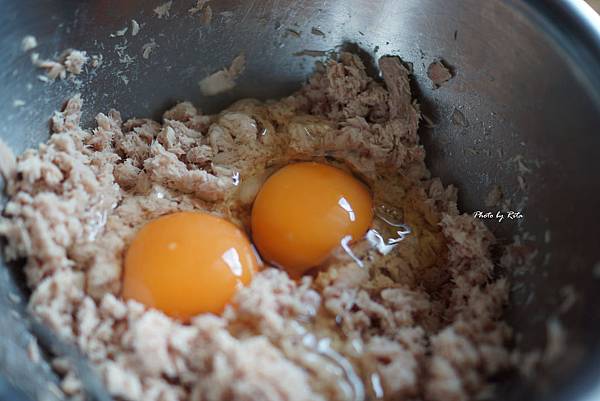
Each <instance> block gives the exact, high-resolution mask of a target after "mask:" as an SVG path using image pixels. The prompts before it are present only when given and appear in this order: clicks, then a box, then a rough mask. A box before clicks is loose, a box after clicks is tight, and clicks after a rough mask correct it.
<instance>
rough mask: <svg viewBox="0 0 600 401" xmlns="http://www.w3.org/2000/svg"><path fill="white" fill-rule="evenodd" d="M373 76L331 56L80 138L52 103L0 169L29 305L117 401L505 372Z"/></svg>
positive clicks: (474, 264)
mask: <svg viewBox="0 0 600 401" xmlns="http://www.w3.org/2000/svg"><path fill="white" fill-rule="evenodd" d="M379 67H380V69H381V72H382V76H383V80H382V81H380V80H377V79H375V78H372V77H370V76H369V75H368V74H367V73H366V71H365V66H364V64H363V62H362V61H361V60H360V58H359V57H358V56H356V55H354V54H351V53H341V54H340V55H339V57H338V58H337V59H335V60H329V61H327V62H326V63H318V64H317V66H316V70H315V73H314V74H313V75H312V76H311V77H310V79H309V80H308V82H307V83H306V84H305V85H304V86H303V87H302V88H301V89H300V90H299V91H297V92H295V93H293V94H292V95H290V96H288V97H285V98H283V99H280V100H276V101H267V102H261V101H258V100H253V99H246V100H241V101H238V102H236V103H234V104H232V105H231V106H230V107H228V108H227V109H225V110H223V111H222V112H220V113H218V114H215V115H205V114H203V113H202V112H201V111H200V110H198V109H197V108H195V107H194V106H193V105H192V104H190V103H188V102H184V103H179V104H177V105H176V106H174V107H173V108H171V109H169V110H167V111H166V112H165V113H164V115H163V121H162V122H157V121H153V120H151V119H143V118H133V119H129V120H126V121H123V119H122V117H121V115H120V114H119V113H118V112H117V111H115V110H111V111H109V112H108V113H107V114H102V113H100V114H98V115H97V116H96V122H97V127H96V128H93V129H83V128H81V127H80V124H79V122H80V116H81V109H82V103H83V100H82V98H81V97H80V96H75V97H73V98H71V99H70V100H69V101H68V102H67V104H66V106H65V108H64V109H63V110H62V111H61V112H58V113H56V114H55V116H54V117H53V118H52V130H53V134H52V136H51V137H50V139H49V141H48V143H45V144H42V145H40V147H39V148H38V149H37V150H27V151H26V152H24V153H23V154H22V155H20V156H19V157H18V158H17V159H16V162H15V163H14V165H12V166H11V165H8V167H7V168H6V169H5V170H6V171H5V174H6V175H7V176H8V185H7V190H8V194H9V196H10V200H9V202H8V203H7V205H6V208H5V210H4V217H3V219H2V222H1V224H0V232H1V233H2V235H3V236H4V237H5V238H6V239H7V241H8V244H7V247H6V256H7V258H8V259H17V258H25V260H26V263H25V267H24V269H25V273H26V276H27V284H28V285H29V287H30V288H31V290H32V295H31V298H30V300H29V308H30V309H31V311H32V312H33V313H34V314H35V315H36V316H37V317H39V318H40V319H41V320H42V321H43V322H44V323H46V324H47V325H48V326H50V327H51V328H52V329H53V330H55V331H56V332H57V333H58V334H59V335H61V336H62V337H64V338H66V339H68V340H71V341H73V342H75V343H76V344H77V345H78V346H79V347H80V348H81V350H82V351H83V352H84V353H85V354H86V355H87V356H88V358H89V359H90V361H91V362H92V363H93V364H94V366H95V367H96V368H97V371H98V372H99V374H100V376H101V378H102V380H103V382H104V384H105V385H106V388H107V390H108V391H109V392H110V393H111V394H112V395H113V396H115V397H117V398H119V399H125V400H209V401H213V400H214V401H217V400H219V401H220V400H311V401H312V400H363V399H368V400H376V399H389V400H391V399H424V400H431V401H433V400H466V399H474V398H476V397H478V396H481V395H483V394H487V393H488V392H489V389H490V387H489V386H490V384H489V379H490V378H491V377H492V376H493V375H495V374H497V373H499V372H501V371H503V370H505V369H508V368H510V366H511V364H512V362H511V361H512V359H511V353H510V351H509V348H508V346H507V343H508V341H509V340H510V337H511V330H510V327H509V326H508V325H507V324H506V323H505V322H504V321H503V320H502V310H503V306H504V305H505V303H506V301H507V297H508V285H507V281H506V279H504V278H501V277H500V278H498V276H497V274H495V270H494V263H493V262H492V260H491V256H490V246H491V245H492V243H493V242H494V237H493V235H492V234H491V232H490V231H489V230H488V229H487V228H486V226H485V225H484V224H483V223H482V222H481V221H479V220H477V219H475V218H473V217H472V216H470V215H467V214H461V213H460V212H459V211H458V209H457V205H456V201H457V190H456V188H454V187H453V186H451V185H450V186H444V185H443V184H442V182H441V181H440V179H438V178H434V177H431V174H430V172H429V171H428V169H427V167H426V165H425V161H424V158H425V152H424V149H423V147H422V146H421V145H420V143H419V137H418V134H417V130H418V126H419V119H420V112H419V105H418V103H417V102H416V100H415V99H414V98H413V96H412V93H411V89H410V80H409V77H410V71H409V69H408V68H407V67H406V66H405V65H404V64H403V63H402V61H401V60H400V58H398V57H395V56H385V57H382V58H381V59H380V60H379ZM252 244H253V245H252ZM62 362H63V361H61V360H60V359H58V360H56V361H55V366H59V367H62V369H61V370H62V371H63V374H64V375H65V376H64V381H63V390H64V391H66V392H68V393H71V394H72V395H77V394H78V392H79V391H80V386H77V385H74V384H73V383H77V381H76V377H75V372H74V371H72V370H70V368H69V366H65V365H64V363H62ZM65 383H66V384H65Z"/></svg>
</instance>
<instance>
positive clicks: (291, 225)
mask: <svg viewBox="0 0 600 401" xmlns="http://www.w3.org/2000/svg"><path fill="white" fill-rule="evenodd" d="M372 220H373V201H372V197H371V194H370V192H369V190H368V188H367V187H366V186H365V185H364V184H363V183H362V182H361V181H359V180H358V179H356V178H355V177H353V176H352V175H350V174H349V173H347V172H345V171H343V170H340V169H338V168H335V167H332V166H329V165H326V164H321V163H315V162H303V163H295V164H290V165H288V166H285V167H283V168H282V169H280V170H278V171H277V172H276V173H275V174H273V175H272V176H271V177H269V179H267V181H266V182H265V183H264V184H263V186H262V188H261V189H260V191H259V193H258V195H257V197H256V200H255V201H254V205H253V207H252V218H251V224H252V239H253V242H254V244H255V245H256V247H257V248H258V250H259V252H260V254H261V256H262V257H263V258H264V259H266V260H267V261H269V262H270V263H273V264H274V265H276V266H280V267H283V268H284V269H286V270H287V271H288V273H289V274H290V276H292V277H295V278H297V277H299V276H301V275H302V274H304V273H305V272H306V271H307V270H309V269H311V268H313V267H315V266H318V265H320V264H321V263H323V262H324V261H325V260H326V259H327V258H328V257H329V255H330V254H331V252H332V251H333V250H334V249H336V248H337V247H339V246H340V244H341V243H342V241H356V240H358V239H360V238H362V237H363V236H364V234H365V233H366V231H367V230H368V228H369V227H370V225H371V222H372Z"/></svg>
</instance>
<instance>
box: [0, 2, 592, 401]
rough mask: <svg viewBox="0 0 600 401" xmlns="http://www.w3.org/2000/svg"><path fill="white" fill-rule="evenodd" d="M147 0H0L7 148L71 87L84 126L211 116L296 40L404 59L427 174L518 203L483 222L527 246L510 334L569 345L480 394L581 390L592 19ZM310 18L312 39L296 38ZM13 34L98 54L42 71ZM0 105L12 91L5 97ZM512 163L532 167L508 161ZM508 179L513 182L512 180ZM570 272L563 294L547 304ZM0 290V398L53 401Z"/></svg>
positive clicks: (25, 143) (418, 7)
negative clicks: (513, 215)
mask: <svg viewBox="0 0 600 401" xmlns="http://www.w3.org/2000/svg"><path fill="white" fill-rule="evenodd" d="M160 3H161V0H154V1H142V0H136V1H132V0H130V1H122V0H98V1H78V0H23V1H20V2H10V1H8V0H4V1H1V2H0V9H1V10H2V12H1V13H0V50H1V52H2V53H1V54H2V57H1V58H0V88H1V93H2V96H1V97H0V111H1V120H2V123H1V124H0V136H1V137H2V138H3V139H4V140H5V141H6V142H7V143H8V144H9V145H10V146H12V147H13V148H14V149H15V151H16V152H20V151H22V150H24V149H25V148H27V147H31V146H35V145H36V144H37V143H39V142H42V141H44V140H46V138H47V136H48V126H47V121H48V117H49V116H50V115H51V113H52V111H53V110H55V109H56V108H57V107H59V106H60V105H61V104H62V103H63V102H64V101H65V100H66V98H67V97H68V96H70V95H72V94H74V93H77V92H81V93H82V95H83V98H84V100H85V102H86V105H87V106H86V109H85V110H86V112H87V114H85V115H84V122H86V123H87V122H89V121H90V120H91V118H92V116H93V115H94V114H95V113H96V112H99V111H106V110H107V109H109V108H112V107H114V108H118V109H119V110H120V111H122V112H123V114H124V116H125V117H131V116H147V115H153V116H159V115H160V114H159V113H160V112H161V110H163V109H164V108H165V107H166V106H169V105H171V104H173V103H174V102H175V101H176V100H183V99H189V100H191V101H193V102H195V103H196V104H198V105H200V107H201V108H203V109H204V110H207V111H216V110H218V109H219V108H221V107H223V106H225V105H227V104H228V103H230V102H231V101H233V100H235V99H238V98H241V97H246V96H252V97H259V98H270V97H278V96H282V95H285V94H286V93H289V92H290V91H292V90H293V89H295V88H298V86H299V85H300V84H301V83H302V81H303V80H304V79H305V78H306V77H307V75H308V74H309V73H310V71H311V69H312V67H313V61H314V59H313V58H311V57H300V56H294V55H293V54H294V53H296V52H299V51H302V50H306V49H308V50H325V51H328V50H331V49H339V48H348V49H355V50H359V51H360V52H361V53H362V54H363V56H365V58H366V59H367V60H368V59H369V58H373V57H377V56H378V55H383V54H388V53H391V54H397V55H400V56H401V57H402V58H403V59H404V60H405V61H407V62H410V63H412V64H413V68H414V73H415V80H414V88H415V90H416V92H417V93H418V95H419V99H420V101H421V104H422V108H423V111H424V113H425V114H426V115H427V116H428V117H430V118H431V119H432V120H433V121H434V123H435V126H434V127H430V128H427V127H423V128H422V129H421V135H422V139H423V142H424V143H425V145H426V149H427V151H428V162H429V165H430V167H431V169H432V171H433V172H434V173H435V174H436V175H439V176H441V177H442V178H443V179H444V181H445V182H446V183H456V184H457V185H458V187H459V189H460V190H461V192H460V200H461V207H462V208H463V210H465V211H469V212H472V211H475V210H485V209H486V208H485V206H484V199H485V196H486V194H487V193H488V192H489V191H490V189H491V188H492V187H493V186H494V185H495V184H499V185H501V186H502V187H503V189H504V192H505V194H506V196H507V197H509V198H511V200H512V207H514V208H516V209H518V210H520V211H521V212H522V213H523V215H524V219H522V220H520V221H519V222H516V221H504V222H502V223H499V224H493V229H494V230H495V232H496V234H497V235H498V237H499V238H500V239H501V241H503V242H504V243H508V242H510V241H511V239H512V238H513V236H514V235H516V234H518V233H523V232H528V233H530V236H529V237H526V238H528V240H527V246H533V247H535V248H536V249H537V250H538V256H537V258H536V259H535V260H536V266H537V267H536V269H535V270H534V271H530V272H525V273H524V274H518V275H517V274H514V272H509V273H510V274H512V275H513V276H514V277H513V291H512V293H511V294H512V299H511V307H510V308H509V310H508V311H507V313H508V316H509V319H510V320H511V322H512V324H513V325H514V327H515V330H516V332H517V334H518V335H517V339H518V340H519V341H518V344H519V346H520V347H522V348H524V349H532V348H536V347H537V348H539V347H543V345H544V343H545V341H546V339H545V337H546V335H545V321H546V319H547V318H548V317H550V316H558V318H559V319H560V320H561V321H562V322H563V324H564V326H565V328H566V330H567V335H568V352H567V353H566V354H565V356H564V357H563V358H561V359H560V360H559V362H558V363H556V364H555V366H551V367H550V368H548V369H545V370H543V371H540V372H538V375H537V377H536V378H535V380H534V381H533V384H532V383H531V382H527V381H524V380H523V379H520V378H519V377H518V376H516V375H515V376H507V377H503V378H498V379H497V382H498V392H497V394H496V398H495V399H497V400H507V401H510V400H524V399H544V400H592V399H598V398H594V397H598V396H599V395H598V394H600V388H599V387H600V385H599V380H600V379H599V378H600V349H599V344H600V342H599V340H598V339H599V338H600V323H599V322H600V297H599V296H598V293H599V292H600V279H598V277H597V275H596V276H594V274H593V269H594V266H598V263H599V262H600V246H599V245H600V240H599V239H600V211H599V210H600V18H599V17H598V16H596V15H595V14H594V13H593V12H592V10H591V9H590V8H589V7H587V6H586V5H585V3H584V2H583V1H582V0H561V1H550V0H548V1H534V0H528V1H525V0H522V1H517V0H505V1H500V0H488V1H480V0H388V1H384V0H374V1H372V2H367V1H361V0H348V1H333V0H322V1H316V0H313V1H308V0H301V1H287V0H278V1H276V0H273V1H267V0H264V1H254V0H251V1H242V0H239V1H234V0H220V1H212V2H211V3H210V4H211V6H212V8H213V10H214V18H213V21H212V24H211V25H210V26H208V27H207V26H204V25H203V24H202V23H201V21H200V20H199V18H198V17H191V16H189V15H188V13H187V10H188V9H189V8H190V7H191V6H192V5H193V3H192V0H185V1H184V0H180V1H177V2H174V4H173V7H172V10H171V16H170V17H169V18H166V19H158V18H157V17H156V16H155V15H154V14H153V11H152V9H153V8H154V7H156V6H157V5H159V4H160ZM131 19H135V20H136V21H137V22H139V23H140V24H141V25H142V28H141V31H140V33H139V34H138V35H137V36H135V37H132V36H131V35H130V33H126V34H125V35H124V36H116V37H110V34H111V33H115V32H116V31H118V30H120V29H122V28H124V27H125V26H128V25H129V24H130V21H131ZM312 27H317V28H318V29H320V30H321V31H322V32H324V33H325V36H320V35H314V34H311V33H310V32H311V28H312ZM130 29H131V28H130ZM289 29H291V30H293V31H296V32H299V33H300V35H299V36H298V35H295V34H291V32H290V31H289ZM28 34H31V35H35V36H36V37H37V38H38V40H39V42H40V45H39V47H38V48H37V49H35V51H37V52H39V53H40V54H41V56H44V57H49V56H52V55H57V54H58V53H59V52H60V51H62V50H64V49H65V48H70V47H72V48H77V49H82V50H86V51H88V53H90V54H102V56H103V57H104V62H103V64H102V66H101V67H99V68H98V69H97V70H95V71H94V72H91V73H88V74H84V75H83V76H82V77H81V85H80V86H78V84H77V83H76V82H73V81H69V80H67V81H60V82H55V83H54V84H52V85H48V84H44V83H42V82H40V81H39V80H37V78H36V77H37V75H38V74H40V71H38V70H36V69H35V68H34V67H33V66H32V64H31V61H30V55H29V54H28V53H24V52H23V51H22V50H21V47H20V42H21V39H22V38H23V36H25V35H28ZM151 40H154V41H155V42H156V44H157V45H158V47H157V48H156V49H155V50H154V51H153V52H152V53H151V54H150V56H149V57H148V58H147V59H145V58H143V57H142V47H143V45H144V44H145V43H148V42H150V41H151ZM119 49H121V50H119ZM240 52H244V53H245V55H246V58H247V60H248V66H247V69H246V72H245V73H244V75H243V76H242V78H241V79H240V81H239V85H238V86H237V87H236V88H235V90H234V91H232V92H230V93H227V94H223V95H220V96H218V97H213V98H205V97H202V96H201V94H200V92H199V90H198V87H197V85H196V82H197V81H198V80H199V79H201V78H202V77H204V76H205V75H207V74H209V73H212V72H214V71H216V70H217V69H220V68H222V67H224V66H226V65H228V64H229V63H230V62H231V60H232V59H233V58H234V57H235V56H236V55H238V54H239V53H240ZM124 54H127V55H129V56H130V57H131V58H132V59H133V62H132V63H127V62H125V57H124ZM439 57H441V58H443V59H444V60H446V61H447V63H449V64H450V65H451V66H452V67H453V69H454V70H455V72H456V76H455V78H454V79H453V80H452V81H450V82H449V83H448V84H447V85H444V86H443V87H442V88H440V89H437V90H433V89H432V87H431V84H430V83H429V82H428V80H427V79H426V74H425V72H426V66H427V65H428V64H429V62H431V61H433V60H434V59H436V58H439ZM373 70H375V67H373ZM123 77H125V78H123ZM15 100H22V101H23V102H25V104H24V105H23V106H21V107H15V105H17V104H18V103H14V101H15ZM515 157H516V159H515ZM520 158H521V159H520ZM519 160H522V161H523V163H524V166H525V168H526V169H531V170H532V171H531V172H530V173H527V172H526V171H524V170H523V166H521V169H519ZM522 174H525V175H523V177H524V178H525V183H526V185H527V188H521V186H520V185H519V180H518V178H517V177H518V176H519V175H522ZM546 231H548V232H550V233H551V234H550V237H547V235H546V234H545V233H546ZM545 239H546V240H547V241H546V240H545ZM569 285H571V286H572V289H574V290H575V293H576V301H575V303H574V304H573V306H572V307H571V308H570V309H569V310H568V311H567V312H561V311H560V308H559V306H560V305H561V303H562V302H563V296H564V291H563V290H564V288H565V286H569ZM9 291H10V292H17V293H20V294H22V295H25V294H26V293H25V291H24V290H23V286H22V284H21V276H20V275H19V273H18V268H10V267H7V268H2V270H1V271H0V373H1V375H2V377H3V380H0V394H5V397H9V398H5V399H11V400H12V399H22V398H19V396H17V395H16V393H13V391H15V390H16V389H18V391H19V392H22V393H23V394H25V396H28V397H31V398H36V399H42V397H47V399H52V393H51V392H48V381H52V380H55V377H54V376H53V374H52V372H51V371H50V369H49V368H48V366H47V365H46V364H45V362H42V363H40V364H33V363H31V362H30V360H29V359H28V358H27V344H28V341H29V339H30V337H31V334H30V333H29V331H28V326H27V320H26V319H24V318H22V317H20V316H22V315H23V306H22V303H17V304H14V303H13V302H12V301H14V299H13V300H12V301H11V300H9V298H8V293H9ZM12 298H14V297H12ZM13 311H16V312H13ZM7 394H9V395H7ZM594 394H596V395H594ZM0 398H2V396H0Z"/></svg>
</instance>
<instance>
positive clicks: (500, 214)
mask: <svg viewBox="0 0 600 401" xmlns="http://www.w3.org/2000/svg"><path fill="white" fill-rule="evenodd" d="M473 217H475V218H476V219H484V220H498V223H501V222H502V221H503V220H505V219H506V220H519V219H522V218H523V213H521V212H520V211H516V210H507V211H502V210H497V211H496V212H490V211H487V212H484V211H481V210H477V211H475V212H473Z"/></svg>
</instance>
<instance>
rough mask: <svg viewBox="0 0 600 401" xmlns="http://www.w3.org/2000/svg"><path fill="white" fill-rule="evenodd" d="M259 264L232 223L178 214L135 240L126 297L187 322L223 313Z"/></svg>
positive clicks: (125, 279)
mask: <svg viewBox="0 0 600 401" xmlns="http://www.w3.org/2000/svg"><path fill="white" fill-rule="evenodd" d="M258 264H259V262H258V260H257V256H256V253H255V252H254V249H253V248H252V245H251V244H250V242H249V241H248V239H247V238H246V236H245V235H244V233H243V232H242V231H241V230H240V229H239V228H237V227H236V226H235V225H233V224H232V223H230V222H228V221H226V220H223V219H221V218H218V217H215V216H212V215H209V214H206V213H196V212H179V213H173V214H169V215H166V216H163V217H160V218H158V219H156V220H154V221H151V222H150V223H148V224H146V225H145V226H144V227H142V229H141V230H140V231H139V232H138V233H137V235H136V236H135V238H134V239H133V241H132V243H131V245H130V246H129V249H128V250H127V254H126V256H125V268H124V273H123V292H122V295H123V297H124V298H125V299H134V300H136V301H139V302H141V303H143V304H145V305H147V306H149V307H153V308H157V309H160V310H162V311H163V312H165V313H166V314H167V315H169V316H172V317H175V318H180V319H182V320H188V319H189V318H190V317H192V316H194V315H196V314H198V313H202V312H212V313H220V312H221V311H222V310H223V308H224V307H225V305H226V304H227V303H228V301H229V300H230V298H231V297H232V295H233V294H234V293H235V291H236V290H237V288H238V287H240V286H242V285H246V284H248V283H249V282H250V279H251V277H252V274H253V272H255V271H256V270H257V268H258Z"/></svg>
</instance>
